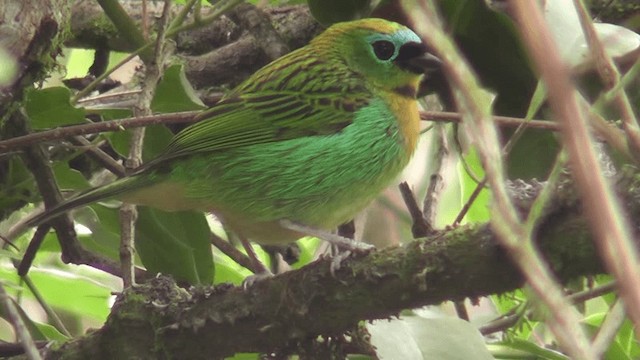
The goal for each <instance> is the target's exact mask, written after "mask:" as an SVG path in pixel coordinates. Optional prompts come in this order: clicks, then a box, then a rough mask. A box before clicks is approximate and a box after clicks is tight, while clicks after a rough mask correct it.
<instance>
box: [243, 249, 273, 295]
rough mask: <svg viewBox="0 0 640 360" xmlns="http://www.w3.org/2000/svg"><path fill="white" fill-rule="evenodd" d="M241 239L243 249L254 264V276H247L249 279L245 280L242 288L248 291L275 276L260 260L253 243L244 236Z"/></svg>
mask: <svg viewBox="0 0 640 360" xmlns="http://www.w3.org/2000/svg"><path fill="white" fill-rule="evenodd" d="M239 237H240V243H241V244H242V247H243V248H244V250H245V251H246V252H247V256H249V259H250V260H251V263H252V264H253V266H252V268H253V271H254V274H253V275H251V276H247V278H246V279H244V281H243V282H242V287H243V288H245V289H247V288H249V287H250V286H251V285H253V284H255V283H256V282H258V281H260V280H263V279H266V278H268V277H271V276H273V274H272V273H271V271H269V269H267V267H266V266H265V265H264V264H263V263H262V262H261V261H260V259H258V256H257V255H256V252H255V251H254V250H253V247H252V246H251V243H250V242H249V240H247V238H246V237H244V236H239Z"/></svg>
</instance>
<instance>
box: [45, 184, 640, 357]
mask: <svg viewBox="0 0 640 360" xmlns="http://www.w3.org/2000/svg"><path fill="white" fill-rule="evenodd" d="M637 185H638V181H637V180H635V177H633V176H629V177H628V178H627V180H625V181H621V182H619V188H620V189H621V190H620V191H621V192H623V194H621V198H623V199H627V200H628V204H627V205H628V210H629V214H630V217H631V218H635V219H638V218H640V217H639V215H640V203H638V202H637V200H636V201H635V202H634V201H633V200H632V199H638V198H640V197H639V196H640V190H638V189H640V187H638V186H637ZM628 189H630V190H628ZM524 202H525V200H522V201H521V203H524ZM586 228H587V226H586V224H585V220H584V218H583V217H582V216H581V215H580V205H579V203H578V202H577V201H576V200H575V194H574V192H573V190H572V188H571V186H570V185H569V184H565V185H563V187H562V190H561V193H560V196H559V197H558V198H557V200H556V201H555V202H554V204H553V206H552V210H550V211H549V213H548V214H547V215H546V221H544V222H542V223H541V226H540V228H539V229H538V231H537V233H538V237H537V245H538V246H539V247H540V249H541V250H542V253H543V254H544V255H545V257H546V258H547V260H548V261H549V263H550V266H551V268H552V269H553V270H554V272H555V274H556V276H557V277H558V279H559V280H560V281H563V282H566V281H568V280H571V279H574V278H576V277H578V276H584V275H593V274H598V273H602V271H603V270H602V266H601V264H600V261H599V259H598V255H597V252H596V249H595V248H594V247H593V245H592V242H591V236H590V234H588V233H587V231H586V230H585V229H586ZM329 265H330V261H328V260H319V261H317V262H315V263H313V264H310V265H308V266H306V267H304V268H302V269H300V270H297V271H291V272H288V273H285V274H282V275H279V276H276V277H274V278H272V279H268V280H265V281H263V282H259V283H257V284H256V285H254V286H253V287H251V288H250V289H248V290H247V291H243V290H242V289H241V288H235V287H229V286H219V287H216V288H206V289H203V288H197V289H192V290H190V292H186V291H184V290H181V289H179V288H177V287H176V286H175V284H174V283H173V281H170V280H169V279H166V278H159V279H156V280H154V282H152V283H150V284H147V285H144V286H141V287H139V288H136V289H133V290H131V291H129V292H126V293H125V294H124V295H121V296H120V297H119V300H118V302H117V304H116V306H114V308H113V312H112V314H111V316H110V318H109V320H108V322H107V323H106V325H105V326H104V327H103V328H102V329H100V330H99V331H97V332H94V333H91V334H89V335H87V336H86V337H85V338H82V339H78V340H77V341H74V342H72V343H68V344H66V345H65V346H63V347H62V348H61V349H60V350H58V351H56V352H52V353H50V354H49V356H48V357H47V358H48V359H58V358H60V357H61V356H63V355H64V356H69V358H78V359H79V358H89V357H92V358H94V359H108V358H119V357H121V356H123V354H124V353H126V354H127V355H128V356H134V357H135V356H141V357H145V356H149V354H155V355H157V356H160V354H162V356H163V357H167V358H178V357H180V358H189V359H210V358H222V357H224V356H229V355H231V354H233V353H235V352H270V351H277V350H278V349H282V348H283V347H287V348H291V347H292V346H293V347H294V348H295V344H296V343H297V342H300V341H303V340H304V339H309V338H315V337H317V336H318V335H338V334H341V333H342V332H344V331H345V330H346V329H349V328H350V327H351V326H352V325H353V324H354V323H356V322H358V321H361V320H368V319H382V318H388V317H389V316H392V315H395V314H397V313H398V312H400V311H401V310H402V309H406V308H413V307H418V306H423V305H429V304H438V303H440V302H442V301H445V300H460V299H464V298H466V297H471V298H475V297H479V296H484V295H489V294H498V293H503V292H505V291H509V290H513V289H516V288H518V287H521V286H522V285H523V284H522V281H523V280H522V277H521V275H520V274H519V272H518V271H517V268H516V267H514V266H513V264H511V263H510V260H509V257H508V256H507V254H505V252H504V250H503V249H502V248H500V247H499V245H498V243H497V242H496V241H495V236H494V234H493V233H492V232H491V228H490V227H489V226H488V225H486V224H482V225H476V226H465V227H460V228H456V229H452V230H448V231H446V232H444V233H442V234H440V235H437V236H433V237H430V238H427V239H424V240H420V241H415V242H412V243H410V244H408V245H406V246H404V247H397V248H388V249H383V250H380V251H375V252H373V253H370V254H368V255H366V256H361V257H358V258H352V259H349V260H347V261H346V262H345V263H344V264H343V266H342V268H341V269H340V270H339V271H338V272H337V273H336V277H335V278H333V277H332V276H331V274H330V271H329ZM310 318H313V319H314V321H309V319H310Z"/></svg>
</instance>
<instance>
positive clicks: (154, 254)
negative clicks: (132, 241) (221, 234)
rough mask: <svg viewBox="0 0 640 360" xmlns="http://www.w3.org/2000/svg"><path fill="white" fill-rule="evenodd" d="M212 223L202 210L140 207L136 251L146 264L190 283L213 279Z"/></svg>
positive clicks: (149, 268)
mask: <svg viewBox="0 0 640 360" xmlns="http://www.w3.org/2000/svg"><path fill="white" fill-rule="evenodd" d="M209 233H210V230H209V224H207V220H206V218H205V216H204V214H203V213H201V212H195V211H180V212H171V213H169V212H164V211H160V210H156V209H151V208H148V207H145V206H140V207H138V221H137V224H136V250H137V251H138V254H139V255H140V259H141V260H142V263H143V264H144V266H145V267H146V268H147V269H148V270H150V271H152V272H158V273H163V274H170V275H172V276H173V277H175V278H176V279H178V280H185V281H188V282H189V283H191V284H211V283H212V282H213V272H214V271H213V269H214V267H213V255H212V252H211V243H210V240H209Z"/></svg>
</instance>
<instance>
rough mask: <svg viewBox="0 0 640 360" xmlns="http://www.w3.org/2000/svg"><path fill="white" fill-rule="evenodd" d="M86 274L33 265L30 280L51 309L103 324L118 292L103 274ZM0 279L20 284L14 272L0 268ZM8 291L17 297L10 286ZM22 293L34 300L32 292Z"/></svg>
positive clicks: (89, 272)
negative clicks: (112, 298)
mask: <svg viewBox="0 0 640 360" xmlns="http://www.w3.org/2000/svg"><path fill="white" fill-rule="evenodd" d="M86 272H87V273H88V276H84V275H81V274H78V273H72V272H67V271H64V270H60V269H55V270H50V269H45V268H42V267H37V266H34V267H32V268H31V270H30V271H29V277H30V278H31V280H32V281H33V283H34V285H35V286H36V288H37V289H38V290H39V291H40V293H41V295H42V297H43V298H44V301H46V302H47V303H48V304H49V305H50V306H52V307H54V308H58V309H63V310H65V311H67V312H69V313H70V314H75V315H77V316H80V317H90V318H92V319H95V320H97V321H100V322H104V321H105V320H106V319H107V315H108V314H109V303H110V298H111V296H112V295H111V293H112V292H114V291H117V290H118V289H117V288H116V287H115V286H113V285H109V284H108V282H106V281H101V280H100V279H101V278H102V279H106V276H105V275H104V274H101V273H100V274H98V271H88V270H87V271H86ZM0 279H3V280H6V281H8V282H13V283H18V282H19V279H18V275H17V274H16V272H15V269H8V268H0ZM109 279H111V277H109ZM7 292H8V293H9V294H12V295H14V294H15V290H13V289H11V288H10V287H7ZM22 293H23V296H27V297H30V298H33V295H32V294H31V292H29V291H26V290H23V292H22Z"/></svg>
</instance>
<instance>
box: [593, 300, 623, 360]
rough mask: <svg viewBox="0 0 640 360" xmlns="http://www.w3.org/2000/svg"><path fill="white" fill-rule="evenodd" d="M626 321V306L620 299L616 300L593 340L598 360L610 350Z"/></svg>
mask: <svg viewBox="0 0 640 360" xmlns="http://www.w3.org/2000/svg"><path fill="white" fill-rule="evenodd" d="M625 320H626V316H625V312H624V304H623V303H622V301H620V299H616V301H615V302H614V304H613V306H612V307H611V309H609V312H608V313H607V316H606V317H605V318H604V321H603V322H602V324H601V325H600V328H599V329H598V333H597V334H596V336H595V337H594V338H593V351H594V352H595V354H596V356H597V357H598V358H602V355H604V353H605V352H606V351H607V350H608V349H609V347H610V346H611V343H612V342H613V340H614V339H615V338H616V335H618V330H620V327H621V326H622V324H623V323H624V321H625Z"/></svg>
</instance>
